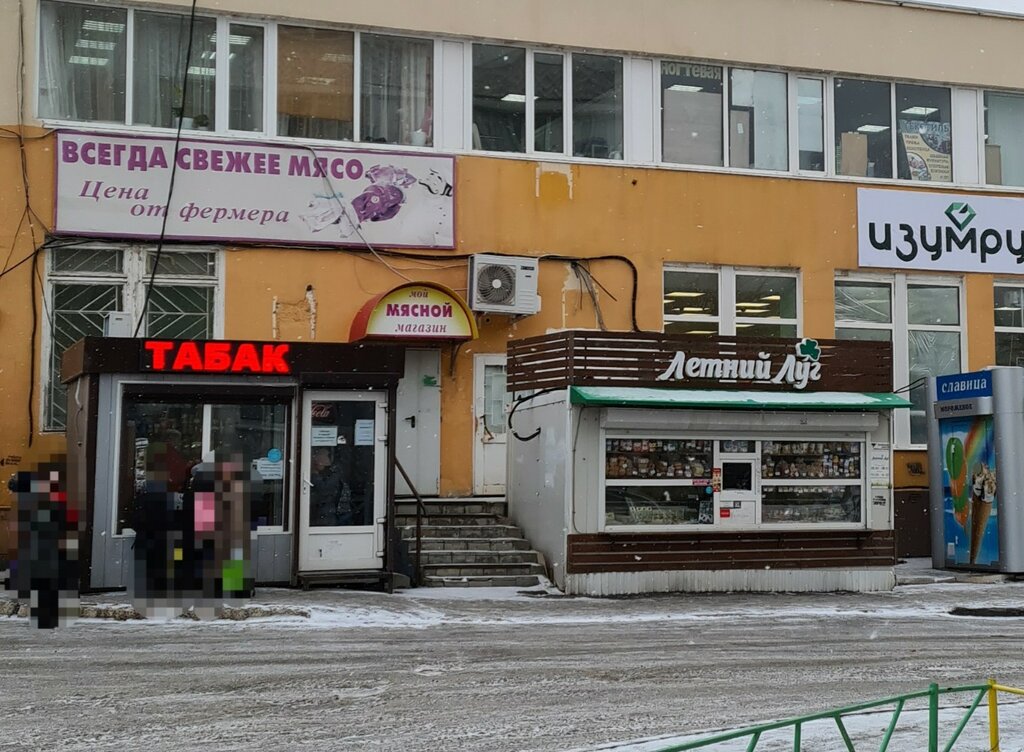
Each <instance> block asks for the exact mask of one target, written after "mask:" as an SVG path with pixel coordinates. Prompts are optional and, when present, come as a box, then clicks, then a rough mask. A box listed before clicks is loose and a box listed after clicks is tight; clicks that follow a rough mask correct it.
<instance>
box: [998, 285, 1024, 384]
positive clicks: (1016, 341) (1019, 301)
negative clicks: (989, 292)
mask: <svg viewBox="0 0 1024 752" xmlns="http://www.w3.org/2000/svg"><path fill="white" fill-rule="evenodd" d="M994 314H995V326H996V365H1000V366H1020V365H1024V287H1021V286H1020V285H999V284H997V285H996V286H995V310H994Z"/></svg>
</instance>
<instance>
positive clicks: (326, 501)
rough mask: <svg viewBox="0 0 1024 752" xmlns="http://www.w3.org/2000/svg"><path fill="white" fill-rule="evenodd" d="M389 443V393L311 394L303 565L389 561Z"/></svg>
mask: <svg viewBox="0 0 1024 752" xmlns="http://www.w3.org/2000/svg"><path fill="white" fill-rule="evenodd" d="M386 442H387V418H386V410H385V398H384V395H383V394H380V393H376V392H308V393H307V394H306V395H305V398H304V399H303V410H302V461H301V465H300V467H301V468H302V483H301V485H302V490H301V495H300V500H299V521H300V525H299V530H300V540H299V571H300V572H316V571H335V570H352V569H377V568H380V567H381V566H383V562H384V523H385V501H386V498H387V473H386V466H387V461H386V448H387V443H386Z"/></svg>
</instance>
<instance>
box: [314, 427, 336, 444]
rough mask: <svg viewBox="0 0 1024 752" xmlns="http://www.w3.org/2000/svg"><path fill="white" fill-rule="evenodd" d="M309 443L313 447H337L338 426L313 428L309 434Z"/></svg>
mask: <svg viewBox="0 0 1024 752" xmlns="http://www.w3.org/2000/svg"><path fill="white" fill-rule="evenodd" d="M309 443H310V444H311V445H313V446H330V447H332V446H337V445H338V427H337V426H313V427H312V428H311V429H310V433H309Z"/></svg>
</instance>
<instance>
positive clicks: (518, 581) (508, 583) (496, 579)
mask: <svg viewBox="0 0 1024 752" xmlns="http://www.w3.org/2000/svg"><path fill="white" fill-rule="evenodd" d="M539 584H540V578H539V577H538V576H537V575H512V576H498V575H484V576H477V577H474V576H466V577H437V576H433V575H428V576H426V577H424V578H423V585H424V586H425V587H460V588H464V587H519V588H526V587H534V586H536V585H539Z"/></svg>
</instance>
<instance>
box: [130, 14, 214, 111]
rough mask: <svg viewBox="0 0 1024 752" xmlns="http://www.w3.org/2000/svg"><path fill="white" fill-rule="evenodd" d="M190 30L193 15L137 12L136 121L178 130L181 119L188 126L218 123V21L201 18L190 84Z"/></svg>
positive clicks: (134, 61)
mask: <svg viewBox="0 0 1024 752" xmlns="http://www.w3.org/2000/svg"><path fill="white" fill-rule="evenodd" d="M188 27H189V20H188V17H187V16H181V15H171V14H165V13H143V12H142V11H136V13H135V48H134V53H133V57H132V67H133V71H134V79H135V85H134V89H133V91H134V96H133V103H134V104H133V115H132V118H133V122H134V123H138V124H139V125H155V126H158V127H161V128H177V127H178V118H179V117H180V118H182V120H183V123H182V127H183V128H197V127H200V126H203V125H204V124H205V127H207V128H208V127H209V126H210V124H211V123H213V122H214V121H215V119H216V111H215V108H216V86H217V68H216V58H217V22H216V21H214V20H213V19H212V18H196V20H195V29H194V31H193V34H192V57H191V63H190V64H189V68H188V81H187V86H186V81H185V71H184V70H183V67H184V60H185V59H186V58H185V55H186V52H187V50H188ZM183 96H184V101H182V97H183ZM182 104H183V105H184V106H183V107H181V105H182ZM179 107H180V111H179ZM197 121H198V122H197Z"/></svg>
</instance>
